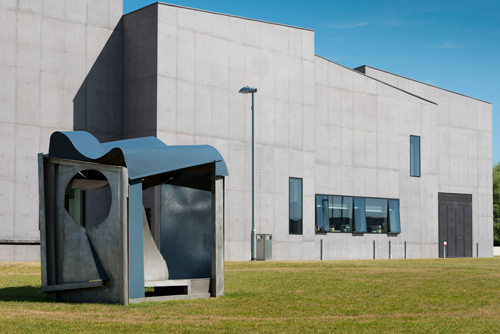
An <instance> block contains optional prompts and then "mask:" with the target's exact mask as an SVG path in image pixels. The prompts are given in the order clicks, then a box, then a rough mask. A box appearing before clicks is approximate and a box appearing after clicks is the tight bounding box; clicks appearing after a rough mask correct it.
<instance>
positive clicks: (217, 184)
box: [211, 163, 224, 297]
mask: <svg viewBox="0 0 500 334" xmlns="http://www.w3.org/2000/svg"><path fill="white" fill-rule="evenodd" d="M211 284H212V292H211V294H212V297H218V296H223V295H224V178H223V177H216V176H215V163H214V167H213V170H212V281H211Z"/></svg>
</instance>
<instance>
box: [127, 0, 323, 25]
mask: <svg viewBox="0 0 500 334" xmlns="http://www.w3.org/2000/svg"><path fill="white" fill-rule="evenodd" d="M153 5H164V6H170V7H177V8H183V9H190V10H196V11H199V12H204V13H209V14H215V15H224V16H228V17H234V18H237V19H242V20H249V21H255V22H260V23H266V24H274V25H277V26H282V27H286V28H293V29H300V30H306V31H312V32H314V29H309V28H304V27H297V26H292V25H289V24H283V23H276V22H270V21H264V20H258V19H252V18H249V17H243V16H238V15H231V14H225V13H219V12H213V11H210V10H205V9H199V8H193V7H186V6H180V5H174V4H171V3H166V2H155V3H152V4H150V5H147V6H144V7H142V8H139V9H136V10H134V11H132V12H130V13H127V14H124V15H123V16H126V15H129V14H132V13H135V12H137V11H139V10H142V9H144V8H147V7H149V6H153Z"/></svg>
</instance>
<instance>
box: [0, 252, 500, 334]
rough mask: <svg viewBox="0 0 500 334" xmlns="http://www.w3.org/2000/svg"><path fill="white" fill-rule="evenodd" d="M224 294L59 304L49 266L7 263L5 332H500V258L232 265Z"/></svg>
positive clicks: (1, 272) (1, 323) (1, 303)
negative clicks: (45, 271)
mask: <svg viewBox="0 0 500 334" xmlns="http://www.w3.org/2000/svg"><path fill="white" fill-rule="evenodd" d="M225 277H226V285H225V289H226V294H225V296H224V297H221V298H210V299H198V300H186V301H172V302H164V303H143V304H135V305H130V306H126V307H124V306H120V305H100V304H75V303H64V302H53V301H51V300H49V299H47V298H46V297H45V295H44V294H42V293H41V292H40V264H39V263H36V262H31V263H0V332H2V333H9V332H49V333H60V332H77V333H95V332H106V333H110V332H118V333H120V332H123V333H125V332H134V331H135V332H160V333H171V332H231V333H233V332H287V333H288V332H355V333H359V332H361V333H363V332H374V333H379V332H416V333H420V332H425V333H455V332H462V333H463V332H474V333H488V332H491V333H493V332H495V333H496V332H499V331H500V258H498V257H497V258H486V259H476V258H469V259H444V260H443V259H434V260H377V261H311V262H307V261H301V262H226V275H225Z"/></svg>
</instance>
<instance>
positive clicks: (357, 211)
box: [354, 198, 366, 232]
mask: <svg viewBox="0 0 500 334" xmlns="http://www.w3.org/2000/svg"><path fill="white" fill-rule="evenodd" d="M354 226H355V227H354V231H356V232H366V216H365V199H364V198H355V199H354Z"/></svg>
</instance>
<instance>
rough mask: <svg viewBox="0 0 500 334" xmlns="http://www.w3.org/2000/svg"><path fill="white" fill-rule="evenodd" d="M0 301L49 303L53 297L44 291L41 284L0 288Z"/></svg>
mask: <svg viewBox="0 0 500 334" xmlns="http://www.w3.org/2000/svg"><path fill="white" fill-rule="evenodd" d="M0 301H2V302H30V303H47V302H53V300H52V299H49V298H47V296H46V295H45V294H44V293H42V290H41V288H40V287H39V286H36V287H35V286H16V287H7V288H1V289H0Z"/></svg>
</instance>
